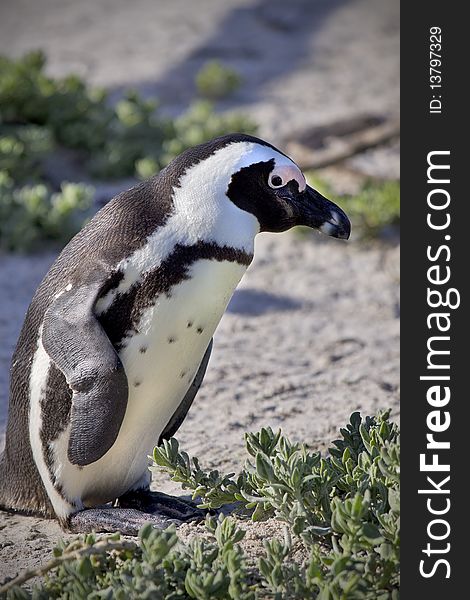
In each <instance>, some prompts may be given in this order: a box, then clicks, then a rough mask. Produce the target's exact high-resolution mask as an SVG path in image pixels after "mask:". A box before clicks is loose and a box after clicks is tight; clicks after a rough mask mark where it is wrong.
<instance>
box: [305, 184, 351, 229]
mask: <svg viewBox="0 0 470 600" xmlns="http://www.w3.org/2000/svg"><path fill="white" fill-rule="evenodd" d="M295 204H296V208H297V210H298V218H299V223H298V224H299V225H306V226H307V227H313V228H315V229H319V230H320V231H321V232H322V233H325V234H326V235H330V236H331V237H335V238H339V239H341V240H347V239H348V238H349V235H350V233H351V222H350V221H349V219H348V217H347V216H346V213H344V212H343V211H342V210H341V208H340V207H339V206H337V205H336V204H335V203H334V202H330V200H327V199H326V198H325V197H324V196H322V195H321V194H320V193H319V192H317V191H316V190H314V189H313V188H311V187H310V186H309V185H307V187H306V188H305V190H304V191H303V192H301V193H300V194H298V195H297V197H296V202H295Z"/></svg>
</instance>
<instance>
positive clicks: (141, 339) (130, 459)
mask: <svg viewBox="0 0 470 600" xmlns="http://www.w3.org/2000/svg"><path fill="white" fill-rule="evenodd" d="M245 270H246V266H245V265H241V264H239V263H236V262H229V261H222V262H218V261H214V260H200V261H198V262H195V263H194V264H193V265H191V267H190V268H188V271H187V273H186V276H185V278H184V279H182V280H181V281H180V282H179V283H177V284H175V285H174V286H172V287H171V289H170V290H169V292H168V293H166V294H159V295H157V296H156V297H155V298H147V302H146V305H147V307H146V308H145V309H144V310H143V311H141V313H140V317H139V319H138V321H137V323H133V326H132V328H130V329H129V330H128V331H127V332H126V335H125V337H124V338H123V340H122V342H121V345H120V351H119V356H120V358H121V361H122V363H123V366H124V369H125V371H126V375H127V379H128V385H129V397H128V404H127V410H126V414H125V416H124V420H123V422H122V425H121V429H120V431H119V434H118V437H117V439H116V441H115V443H114V445H113V446H112V447H111V448H110V450H109V451H108V452H107V453H106V454H105V455H104V456H103V457H102V458H100V459H99V460H98V461H96V462H95V463H92V464H90V465H87V466H85V467H83V468H80V469H79V468H77V467H75V466H74V465H71V464H70V463H68V461H67V465H66V466H65V468H64V469H63V471H62V477H61V483H62V485H63V486H64V489H65V491H66V492H67V495H68V497H73V498H81V501H82V502H83V504H85V505H94V504H97V503H100V502H107V501H109V500H112V499H114V498H116V497H118V496H120V495H121V494H123V493H124V492H126V491H127V490H129V489H132V488H133V487H136V486H138V485H142V484H143V483H145V481H146V480H147V481H148V480H149V476H150V474H149V471H148V455H149V454H151V453H152V450H153V447H154V446H155V445H156V443H157V442H158V438H159V436H160V434H161V433H162V431H163V429H164V428H165V426H166V425H167V423H168V422H169V420H170V419H171V417H172V416H173V414H174V412H175V411H176V409H177V408H178V406H179V404H180V403H181V401H182V400H183V398H184V396H185V394H186V392H187V390H188V388H189V386H190V384H191V383H192V381H193V379H194V377H195V375H196V373H197V371H198V368H199V366H200V364H201V361H202V359H203V357H204V354H205V352H206V349H207V346H208V345H209V342H210V340H211V338H212V336H213V334H214V331H215V329H216V327H217V324H218V323H219V321H220V319H221V317H222V315H223V313H224V311H225V309H226V307H227V304H228V302H229V300H230V297H231V296H232V293H233V291H234V289H235V287H236V286H237V284H238V282H239V281H240V279H241V277H242V276H243V273H244V272H245ZM64 442H66V440H65V439H64ZM64 450H65V448H64Z"/></svg>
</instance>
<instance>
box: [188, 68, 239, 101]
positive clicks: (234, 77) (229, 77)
mask: <svg viewBox="0 0 470 600" xmlns="http://www.w3.org/2000/svg"><path fill="white" fill-rule="evenodd" d="M240 83H241V78H240V75H239V74H238V73H237V72H236V71H235V70H233V69H230V68H229V67H225V66H224V65H222V64H221V63H220V62H219V61H217V60H211V61H209V62H207V63H206V64H205V65H204V66H203V67H202V68H201V69H200V71H199V72H198V74H197V75H196V86H197V89H198V92H199V94H200V95H201V96H203V97H204V98H209V99H212V100H217V99H219V98H226V97H227V96H230V94H233V92H234V91H235V90H236V89H238V87H239V86H240Z"/></svg>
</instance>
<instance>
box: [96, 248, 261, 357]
mask: <svg viewBox="0 0 470 600" xmlns="http://www.w3.org/2000/svg"><path fill="white" fill-rule="evenodd" d="M203 259H206V260H207V259H208V260H216V261H218V262H223V261H228V262H236V263H239V264H241V265H246V266H248V265H249V264H250V263H251V261H252V260H253V255H252V254H248V253H247V252H244V251H243V250H238V249H236V248H232V247H230V246H219V245H217V244H216V243H214V242H211V243H207V242H198V243H197V244H194V245H192V246H182V245H179V244H177V245H176V246H175V249H174V251H173V253H172V254H171V255H170V256H169V257H168V258H167V259H166V260H165V261H164V262H163V263H162V264H161V265H160V266H159V267H157V268H156V269H154V270H152V271H149V272H148V273H147V274H146V275H145V277H144V278H143V280H142V281H140V282H138V283H136V284H135V285H133V286H132V287H131V288H130V289H129V290H128V291H126V292H125V293H123V294H118V295H117V296H116V298H115V299H114V301H113V303H112V304H111V306H110V307H109V308H108V310H106V311H105V312H104V313H102V314H101V315H100V316H99V317H98V319H99V321H100V323H101V325H102V326H103V328H104V330H105V331H106V333H107V335H108V337H109V339H110V340H111V342H112V344H113V345H114V346H115V347H116V348H118V349H119V348H120V346H121V344H122V341H123V339H124V338H125V337H127V336H129V334H132V333H136V332H137V325H138V323H139V321H140V318H141V316H142V313H143V312H144V310H145V309H146V308H148V307H149V306H152V305H153V304H155V301H156V299H157V298H158V296H160V295H161V294H166V295H167V296H170V295H171V289H172V288H173V286H176V285H178V284H179V283H180V282H181V281H184V280H186V279H189V267H190V266H191V265H192V264H193V263H195V262H197V261H198V260H203ZM188 301H190V299H188Z"/></svg>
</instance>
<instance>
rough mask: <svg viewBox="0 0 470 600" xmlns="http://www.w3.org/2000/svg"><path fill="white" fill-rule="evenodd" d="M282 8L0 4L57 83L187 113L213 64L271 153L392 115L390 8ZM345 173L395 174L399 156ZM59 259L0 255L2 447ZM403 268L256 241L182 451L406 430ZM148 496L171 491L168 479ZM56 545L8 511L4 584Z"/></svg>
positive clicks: (382, 254)
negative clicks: (281, 435)
mask: <svg viewBox="0 0 470 600" xmlns="http://www.w3.org/2000/svg"><path fill="white" fill-rule="evenodd" d="M188 6H191V7H194V8H191V9H190V10H188ZM196 6H197V9H196ZM285 6H286V5H285V3H283V2H279V1H277V0H269V1H268V0H258V1H255V0H230V1H228V2H217V1H216V0H198V2H195V3H191V4H188V3H187V2H185V1H184V0H172V2H171V3H170V2H167V3H157V2H152V1H151V0H136V1H135V2H133V3H129V2H125V1H124V0H113V1H112V2H111V0H101V1H100V2H94V3H91V2H73V1H72V0H68V1H66V0H60V1H59V0H39V1H38V2H35V3H31V2H29V1H28V0H15V1H14V2H13V0H5V1H4V2H2V8H1V13H2V18H0V40H1V41H0V52H8V53H9V54H12V55H19V54H21V53H22V52H24V51H25V50H27V49H29V48H36V47H42V48H44V49H45V50H46V52H47V54H48V56H49V58H50V62H49V69H50V72H51V73H53V74H56V75H57V74H65V73H68V72H69V71H70V70H75V71H78V72H79V73H81V74H82V75H84V76H85V77H86V78H87V79H88V80H89V81H91V82H93V83H96V84H100V85H109V86H112V87H113V88H114V89H115V90H116V93H118V92H119V90H120V89H122V87H123V86H125V85H129V84H133V85H136V86H137V87H139V88H140V89H141V90H143V91H144V92H146V93H149V94H155V93H158V95H159V96H160V97H161V98H162V103H163V108H164V110H167V111H169V112H174V111H178V110H181V109H182V108H184V106H185V105H186V104H187V101H188V100H189V98H190V97H191V96H192V95H193V89H192V88H191V84H189V83H188V81H191V80H192V77H193V75H194V73H195V72H196V71H197V69H198V68H199V66H200V65H201V64H203V63H204V62H205V61H206V60H207V59H209V58H212V57H213V56H216V57H219V58H221V59H222V60H223V61H224V62H226V63H228V64H230V65H232V66H234V67H236V68H237V69H239V70H240V71H241V72H243V74H244V77H245V85H244V86H243V87H242V89H241V90H240V91H239V92H237V94H236V96H235V97H234V98H233V99H232V100H231V101H230V102H227V103H225V104H223V105H222V108H230V106H232V105H233V106H237V107H240V108H242V109H243V110H245V111H247V112H248V113H249V114H251V115H252V116H253V117H254V118H255V119H256V120H258V122H259V123H260V127H261V131H260V133H261V135H262V136H263V137H266V138H267V139H269V140H272V141H274V142H275V143H280V141H281V140H282V139H284V138H286V136H289V135H290V133H291V132H292V131H296V130H301V129H302V128H303V127H305V126H308V125H314V124H318V123H325V122H328V121H329V120H331V119H338V118H342V117H344V116H345V115H347V114H353V113H357V112H364V111H373V112H379V113H381V114H396V113H397V111H398V58H397V54H398V4H397V2H395V1H390V0H380V1H379V0H357V1H350V2H340V1H338V0H328V1H327V0H317V1H316V2H312V1H311V0H309V1H307V0H305V1H303V0H296V1H294V2H292V3H289V7H292V8H290V10H289V11H286V10H285V9H284V8H283V7H285ZM208 15H210V18H208ZM350 166H355V167H356V168H359V169H361V170H363V171H366V172H372V173H374V174H376V175H381V176H396V175H397V174H398V153H397V146H396V145H394V146H391V147H388V148H384V149H381V150H379V151H374V152H372V153H367V154H366V155H364V156H362V157H358V158H357V159H355V160H354V161H350ZM53 259H54V256H53V255H52V254H43V255H37V256H28V257H22V256H12V255H0V307H1V310H0V340H1V344H0V436H1V435H2V434H3V431H4V424H5V419H6V411H7V385H8V365H9V361H10V358H11V354H12V351H13V347H14V344H15V341H16V338H17V336H18V333H19V329H20V327H21V324H22V320H23V317H24V313H25V311H26V309H27V306H28V303H29V301H30V299H31V296H32V294H33V292H34V290H35V288H36V286H37V284H38V283H39V281H40V280H41V279H42V277H43V276H44V274H45V273H46V271H47V269H48V267H49V265H50V264H51V262H52V261H53ZM398 260H399V248H398V247H397V246H391V245H384V244H380V243H377V244H372V245H369V246H365V245H363V244H360V243H359V242H356V241H354V240H353V241H352V242H349V243H343V242H339V241H337V240H332V239H327V238H322V237H321V236H319V235H318V236H317V235H315V236H314V237H312V238H310V237H309V238H301V237H300V236H299V235H298V234H296V233H288V234H283V235H264V236H259V238H258V240H257V247H256V256H255V261H254V263H253V264H252V266H251V267H250V269H249V270H248V272H247V274H246V276H245V278H244V279H243V281H242V284H241V285H240V287H239V289H238V290H237V291H236V293H235V295H234V297H233V299H232V302H231V304H230V306H229V309H228V311H227V313H226V314H225V316H224V317H223V319H222V322H221V324H220V326H219V329H218V330H217V334H216V337H215V347H214V350H213V353H212V357H211V361H210V364H209V369H208V372H207V375H206V378H205V381H204V384H203V386H202V388H201V390H200V393H199V395H198V397H197V399H196V401H195V404H194V406H193V408H192V409H191V411H190V413H189V415H188V418H187V419H186V421H185V423H184V424H183V426H182V428H181V429H180V431H179V432H178V436H177V437H178V439H179V440H180V442H181V445H182V446H183V447H184V448H185V449H186V450H187V451H188V452H190V453H191V454H194V455H197V456H199V457H200V459H201V462H202V464H203V465H204V466H207V467H216V468H219V469H221V470H237V469H238V467H239V466H240V465H241V462H242V460H243V433H244V431H246V430H256V429H258V428H260V427H262V426H265V425H271V426H272V427H276V428H277V427H282V429H283V431H284V432H285V433H286V434H288V435H290V436H292V438H293V439H296V440H302V441H306V442H308V443H309V444H310V445H311V446H312V447H319V448H325V447H326V445H327V444H328V443H329V442H330V441H331V440H332V439H334V438H335V436H336V431H337V428H338V427H339V426H341V425H343V424H344V423H345V422H346V421H347V420H348V418H349V415H350V413H351V412H352V411H354V410H361V411H362V412H363V413H367V414H370V413H374V412H375V411H376V410H377V409H379V408H386V407H392V409H393V414H394V415H395V416H396V417H397V418H398V385H399V379H398V368H399V354H398V351H399V348H398V335H399V320H398V316H399V304H398V302H399V297H398V285H399V270H398ZM2 445H3V442H2V441H1V437H0V448H1V446H2ZM154 486H155V487H156V488H157V487H158V488H159V489H162V490H163V491H167V492H178V489H177V488H175V487H174V486H173V485H172V484H171V483H169V482H166V481H164V478H162V477H158V478H157V479H156V480H155V481H154ZM179 493H181V492H179ZM259 527H261V528H262V526H261V525H259V524H258V525H257V526H256V529H255V530H253V533H252V535H251V537H250V540H251V541H250V544H251V546H250V548H251V547H255V546H256V543H255V542H254V541H253V540H255V539H259V540H262V538H263V536H266V535H268V534H269V531H270V530H269V527H268V528H267V529H264V530H263V529H261V530H258V528H259ZM270 527H271V528H272V525H270ZM268 530H269V531H268ZM61 536H64V534H63V533H62V532H61V531H60V529H59V527H58V526H57V525H56V524H55V523H54V522H51V521H44V520H40V519H36V518H32V517H20V516H17V515H9V514H5V513H0V581H1V580H2V579H3V578H4V577H6V576H13V575H14V574H15V573H17V572H18V571H19V570H21V569H23V568H25V567H26V566H31V565H36V564H39V563H42V562H44V560H45V559H46V558H47V555H48V553H49V551H50V549H51V547H52V545H54V544H55V543H56V541H57V539H58V538H59V537H61ZM258 546H259V544H258ZM249 551H250V552H253V553H256V550H250V549H249Z"/></svg>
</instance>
